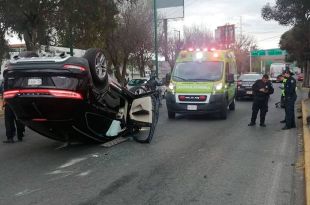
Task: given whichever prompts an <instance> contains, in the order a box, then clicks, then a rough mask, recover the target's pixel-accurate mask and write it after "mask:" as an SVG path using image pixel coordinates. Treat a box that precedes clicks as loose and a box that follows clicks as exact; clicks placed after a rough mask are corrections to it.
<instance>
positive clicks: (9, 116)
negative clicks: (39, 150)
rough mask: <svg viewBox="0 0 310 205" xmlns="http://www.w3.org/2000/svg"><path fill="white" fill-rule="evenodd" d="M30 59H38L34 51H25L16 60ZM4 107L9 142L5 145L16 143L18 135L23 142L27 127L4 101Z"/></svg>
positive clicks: (6, 141) (5, 86) (5, 85)
mask: <svg viewBox="0 0 310 205" xmlns="http://www.w3.org/2000/svg"><path fill="white" fill-rule="evenodd" d="M30 57H38V54H36V53H35V52H33V51H24V52H21V53H20V54H19V55H18V56H15V57H14V58H15V59H19V58H30ZM7 83H8V82H4V85H3V88H6V89H7V88H8V85H7ZM3 107H4V122H5V123H4V124H5V130H6V137H7V140H5V141H3V143H14V142H15V141H14V136H15V135H16V134H17V139H18V141H23V137H24V132H25V125H24V124H22V123H21V122H20V121H19V120H18V119H16V116H15V113H14V112H13V110H12V108H11V107H10V105H9V104H7V103H6V102H5V100H3Z"/></svg>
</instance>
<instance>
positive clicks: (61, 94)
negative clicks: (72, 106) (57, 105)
mask: <svg viewBox="0 0 310 205" xmlns="http://www.w3.org/2000/svg"><path fill="white" fill-rule="evenodd" d="M23 94H33V95H37V94H43V95H51V96H54V97H56V98H70V99H77V100H83V97H82V95H81V94H80V93H77V92H73V91H68V90H52V89H24V90H8V91H4V92H3V98H4V99H9V98H14V97H15V96H16V95H23Z"/></svg>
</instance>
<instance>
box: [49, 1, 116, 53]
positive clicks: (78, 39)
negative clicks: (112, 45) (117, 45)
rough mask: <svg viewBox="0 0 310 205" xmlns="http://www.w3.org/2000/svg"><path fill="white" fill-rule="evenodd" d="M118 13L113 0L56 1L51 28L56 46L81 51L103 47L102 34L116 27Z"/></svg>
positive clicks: (103, 35) (103, 36)
mask: <svg viewBox="0 0 310 205" xmlns="http://www.w3.org/2000/svg"><path fill="white" fill-rule="evenodd" d="M118 13H119V12H118V8H117V5H116V3H115V2H114V1H106V0H93V1H91V3H86V2H85V1H84V0H59V2H58V8H57V9H56V11H55V16H54V19H55V21H54V26H53V27H54V28H55V30H56V31H57V39H58V40H59V44H60V45H61V46H64V47H71V46H72V44H73V46H74V47H77V48H80V49H87V48H90V47H98V46H102V42H103V41H104V38H105V34H106V33H108V32H110V31H112V29H113V28H114V27H115V26H116V22H115V16H116V15H117V14H118Z"/></svg>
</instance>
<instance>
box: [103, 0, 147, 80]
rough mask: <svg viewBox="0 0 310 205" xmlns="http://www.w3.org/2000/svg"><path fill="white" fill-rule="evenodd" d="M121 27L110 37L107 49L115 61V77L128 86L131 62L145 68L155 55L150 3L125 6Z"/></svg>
mask: <svg viewBox="0 0 310 205" xmlns="http://www.w3.org/2000/svg"><path fill="white" fill-rule="evenodd" d="M117 22H118V24H117V27H115V28H114V29H113V30H112V31H111V32H109V33H108V34H107V36H106V40H105V44H104V49H105V51H106V53H107V56H108V59H109V60H110V61H111V62H112V64H113V66H114V70H115V76H116V78H117V79H118V81H119V82H120V83H122V84H124V82H125V81H124V80H125V75H126V70H127V66H128V63H129V61H130V58H131V60H132V61H131V62H133V63H134V64H136V65H138V67H139V69H140V70H142V69H143V71H144V67H145V65H146V63H147V62H148V61H150V60H151V59H150V57H151V56H150V54H151V53H152V29H151V28H152V27H151V26H152V13H151V9H150V5H149V4H148V3H147V2H144V1H139V2H137V3H130V2H129V3H127V4H126V5H124V4H123V5H122V8H121V11H120V15H119V16H118V17H117Z"/></svg>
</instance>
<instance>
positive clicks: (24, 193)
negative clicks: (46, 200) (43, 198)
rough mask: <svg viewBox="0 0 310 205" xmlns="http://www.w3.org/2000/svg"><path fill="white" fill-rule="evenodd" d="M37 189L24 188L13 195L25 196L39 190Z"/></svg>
mask: <svg viewBox="0 0 310 205" xmlns="http://www.w3.org/2000/svg"><path fill="white" fill-rule="evenodd" d="M39 190H40V189H25V190H23V191H21V192H18V193H16V194H15V196H17V197H20V196H25V195H28V194H31V193H33V192H36V191H39Z"/></svg>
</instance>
